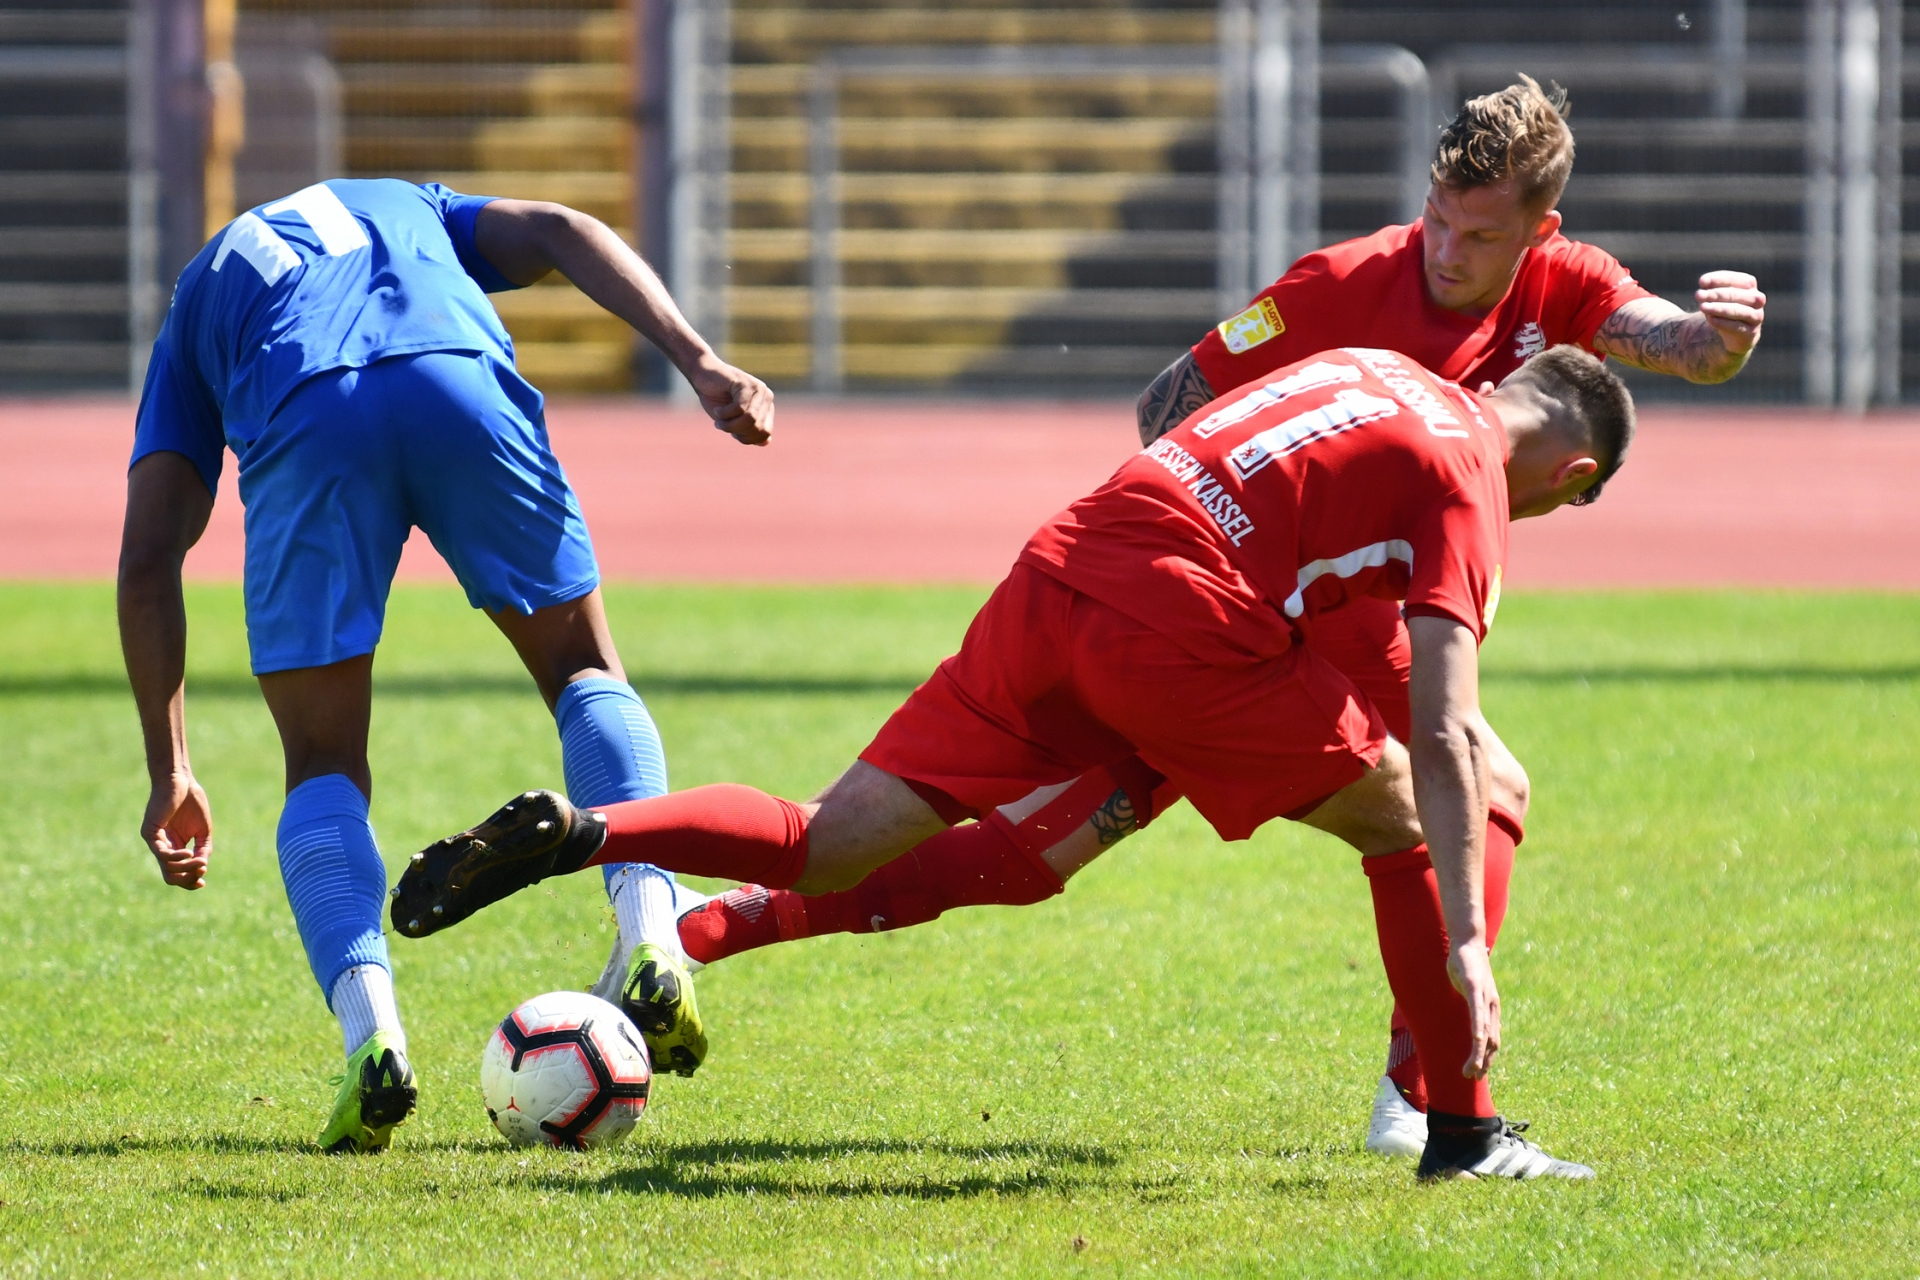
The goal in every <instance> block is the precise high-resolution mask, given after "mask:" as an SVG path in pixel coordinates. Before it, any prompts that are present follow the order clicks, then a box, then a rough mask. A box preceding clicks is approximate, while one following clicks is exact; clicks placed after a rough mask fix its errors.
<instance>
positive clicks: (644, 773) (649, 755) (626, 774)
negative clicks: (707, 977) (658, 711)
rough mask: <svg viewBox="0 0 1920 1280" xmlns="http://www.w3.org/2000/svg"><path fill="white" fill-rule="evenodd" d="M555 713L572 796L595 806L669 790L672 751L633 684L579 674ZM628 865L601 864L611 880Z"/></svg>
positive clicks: (563, 696) (580, 803) (641, 797)
mask: <svg viewBox="0 0 1920 1280" xmlns="http://www.w3.org/2000/svg"><path fill="white" fill-rule="evenodd" d="M553 718H554V720H555V721H556V722H557V723H558V724H559V726H560V763H561V767H562V768H563V769H565V771H566V775H567V799H569V800H571V801H573V802H574V803H575V804H577V805H580V806H582V807H584V808H591V807H593V806H595V805H603V804H618V803H620V802H621V801H622V800H645V799H648V798H650V797H652V796H663V795H665V794H667V756H666V752H665V751H664V750H663V749H662V748H661V746H660V732H659V730H657V729H655V728H654V727H653V717H652V716H650V715H648V714H647V704H646V703H644V702H642V701H640V695H639V694H637V693H635V692H634V691H633V686H632V685H630V684H627V683H625V682H624V681H620V680H608V679H595V680H576V681H574V682H573V683H572V684H570V685H568V686H567V687H566V689H565V690H564V691H562V693H561V694H560V700H559V702H557V703H556V704H555V705H554V708H553ZM627 865H629V864H625V863H618V862H615V863H605V864H603V865H602V866H601V868H600V870H601V872H602V874H603V875H604V877H605V879H606V880H607V882H608V884H609V885H611V884H612V881H613V879H614V877H615V876H617V875H620V874H621V873H622V872H623V871H624V870H625V869H626V867H627ZM660 874H661V875H663V876H664V875H666V873H665V872H661V873H660ZM670 879H671V877H669V880H670Z"/></svg>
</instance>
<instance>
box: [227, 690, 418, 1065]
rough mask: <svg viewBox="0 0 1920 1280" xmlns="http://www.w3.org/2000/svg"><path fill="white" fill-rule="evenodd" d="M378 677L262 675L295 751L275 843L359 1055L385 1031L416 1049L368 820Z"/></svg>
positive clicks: (284, 739)
mask: <svg viewBox="0 0 1920 1280" xmlns="http://www.w3.org/2000/svg"><path fill="white" fill-rule="evenodd" d="M372 672H373V656H372V655H371V654H367V655H363V656H361V657H358V658H349V659H348V660H346V661H345V662H337V663H334V664H332V665H331V666H325V667H305V668H300V669H297V670H293V671H276V672H271V673H269V674H266V675H262V676H261V677H260V689H261V692H262V693H263V694H264V695H265V697H266V700H267V708H268V710H269V711H271V712H272V714H273V719H274V724H275V725H276V726H277V727H278V728H279V730H280V740H281V744H282V746H283V748H284V749H285V752H286V767H287V801H286V807H285V808H284V809H283V810H282V811H281V814H280V824H279V828H278V831H277V834H276V840H275V843H276V844H277V845H278V847H279V852H280V874H281V879H282V880H283V881H284V882H285V884H286V890H287V902H288V904H289V905H290V906H291V907H292V908H293V919H294V923H295V925H296V926H298V928H299V931H300V942H301V945H302V946H303V947H304V948H305V949H306V953H307V963H308V965H309V967H310V968H311V969H312V970H313V977H314V981H315V982H317V983H319V985H320V992H321V994H322V995H323V996H324V997H325V998H326V1001H327V1007H328V1008H329V1009H331V1010H332V1011H333V1013H334V1015H335V1017H337V1018H338V1019H339V1020H340V1030H341V1038H342V1041H343V1042H344V1044H345V1047H346V1052H347V1054H348V1056H349V1057H351V1056H352V1054H353V1053H354V1051H355V1050H357V1049H359V1048H360V1046H361V1045H363V1044H364V1043H366V1041H367V1040H368V1039H369V1038H371V1037H372V1035H373V1034H374V1032H376V1031H391V1032H393V1033H394V1035H395V1036H396V1037H397V1043H396V1045H395V1047H396V1048H398V1049H399V1050H400V1051H401V1052H402V1053H405V1051H406V1036H405V1032H404V1031H403V1030H402V1029H401V1026H400V1014H399V1009H398V1007H397V1005H396V1004H395V1001H394V996H393V978H392V969H391V965H390V962H389V961H388V959H387V941H386V938H385V936H384V935H383V934H382V932H381V927H380V912H381V908H382V906H383V904H384V901H385V898H386V891H387V870H386V866H385V864H384V863H383V862H382V861H381V860H380V851H379V848H378V847H377V846H376V845H375V843H374V836H373V826H372V824H371V823H370V822H369V820H368V806H367V801H368V795H369V792H370V791H371V789H372V783H371V779H370V774H369V771H368V768H367V723H368V718H369V713H370V710H371V704H372V691H373V684H372Z"/></svg>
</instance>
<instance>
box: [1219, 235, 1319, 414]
mask: <svg viewBox="0 0 1920 1280" xmlns="http://www.w3.org/2000/svg"><path fill="white" fill-rule="evenodd" d="M1337 288H1338V278H1337V277H1336V276H1335V274H1334V271H1333V266H1332V263H1331V262H1329V260H1328V258H1327V256H1326V255H1325V254H1324V253H1310V254H1308V255H1307V256H1306V257H1304V258H1301V259H1300V260H1299V261H1298V262H1296V263H1294V264H1293V266H1292V268H1291V269H1290V270H1288V272H1287V274H1285V275H1283V276H1281V277H1280V278H1279V279H1278V280H1275V281H1274V282H1273V283H1272V284H1270V285H1268V286H1267V287H1266V288H1265V289H1262V290H1261V291H1260V293H1259V294H1258V295H1257V296H1256V297H1255V298H1254V300H1253V301H1252V302H1251V303H1250V304H1248V306H1247V309H1246V310H1244V311H1242V312H1240V313H1239V314H1238V315H1232V316H1228V317H1227V318H1226V319H1225V320H1223V321H1221V322H1220V323H1219V324H1217V325H1215V326H1214V327H1213V328H1211V329H1209V330H1207V335H1206V337H1204V338H1202V339H1200V341H1199V342H1197V343H1195V344H1194V347H1193V362H1194V364H1195V365H1197V366H1199V369H1200V372H1201V373H1202V374H1203V375H1205V377H1206V379H1207V385H1208V386H1210V387H1212V388H1213V393H1214V394H1215V395H1216V396H1222V395H1225V394H1226V393H1227V392H1229V391H1231V390H1233V389H1234V388H1235V387H1238V386H1241V385H1242V384H1244V383H1248V382H1252V381H1253V380H1254V379H1255V378H1262V377H1265V376H1266V375H1267V374H1269V373H1272V372H1273V371H1274V370H1275V369H1278V368H1279V367H1280V366H1282V365H1285V364H1292V363H1293V362H1294V361H1295V360H1300V359H1303V358H1305V357H1307V356H1310V355H1312V354H1314V352H1315V351H1318V350H1320V349H1321V348H1323V347H1326V346H1338V345H1340V344H1338V343H1327V342H1321V343H1320V344H1319V345H1318V346H1312V345H1310V344H1307V343H1304V342H1303V341H1302V339H1303V337H1304V336H1305V332H1304V329H1303V327H1302V326H1303V322H1304V321H1305V320H1306V318H1307V317H1309V316H1319V315H1321V313H1322V310H1323V307H1324V305H1325V304H1326V303H1328V302H1330V301H1331V299H1330V297H1329V295H1330V294H1331V293H1332V292H1333V291H1334V290H1335V289H1337ZM1289 324H1291V325H1292V326H1293V330H1292V331H1291V332H1289V328H1288V326H1289Z"/></svg>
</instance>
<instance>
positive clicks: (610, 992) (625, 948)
mask: <svg viewBox="0 0 1920 1280" xmlns="http://www.w3.org/2000/svg"><path fill="white" fill-rule="evenodd" d="M632 958H633V946H632V944H631V943H629V942H628V941H627V940H626V939H625V938H623V937H621V936H620V930H618V929H615V930H614V931H613V954H612V955H610V956H608V957H607V967H606V969H605V970H603V971H602V972H601V974H600V980H599V981H598V982H596V983H594V984H593V985H592V986H591V987H588V988H587V994H588V995H590V996H598V997H599V998H600V999H602V1000H605V1001H606V1002H607V1003H608V1004H610V1005H612V1006H613V1007H614V1008H616V1009H618V1008H619V1007H620V988H621V987H623V986H625V985H626V984H627V961H629V960H631V959H632Z"/></svg>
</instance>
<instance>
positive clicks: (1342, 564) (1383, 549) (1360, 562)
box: [1284, 538, 1413, 618]
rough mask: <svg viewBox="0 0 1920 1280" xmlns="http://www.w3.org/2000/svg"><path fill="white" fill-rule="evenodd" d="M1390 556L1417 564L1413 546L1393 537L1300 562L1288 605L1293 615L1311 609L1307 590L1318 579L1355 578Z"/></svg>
mask: <svg viewBox="0 0 1920 1280" xmlns="http://www.w3.org/2000/svg"><path fill="white" fill-rule="evenodd" d="M1389 560H1404V561H1405V562H1406V564H1407V567H1408V568H1409V569H1411V568H1412V567H1413V547H1412V545H1411V544H1410V543H1407V542H1404V541H1402V540H1401V539H1399V538H1390V539H1388V540H1387V541H1385V542H1372V543H1368V544H1367V545H1366V546H1364V547H1361V548H1359V549H1358V550H1356V551H1349V552H1347V554H1345V555H1343V556H1335V557H1334V558H1333V559H1331V560H1315V561H1313V562H1312V563H1311V564H1304V565H1301V566H1300V575H1299V578H1298V583H1299V585H1298V586H1296V587H1295V588H1294V591H1293V594H1292V595H1290V596H1288V597H1287V603H1286V605H1285V606H1284V607H1285V608H1286V611H1287V616H1288V617H1289V618H1297V617H1299V616H1300V615H1301V614H1303V613H1305V612H1306V611H1307V602H1306V599H1305V594H1306V590H1307V588H1308V587H1310V586H1312V585H1313V584H1314V582H1315V581H1317V580H1318V579H1320V578H1324V577H1325V576H1326V575H1328V574H1329V573H1331V574H1333V575H1334V576H1335V577H1336V578H1351V577H1352V576H1353V575H1354V574H1356V573H1358V572H1360V571H1361V570H1362V569H1377V568H1379V567H1380V566H1381V565H1383V564H1385V563H1386V562H1387V561H1389Z"/></svg>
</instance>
